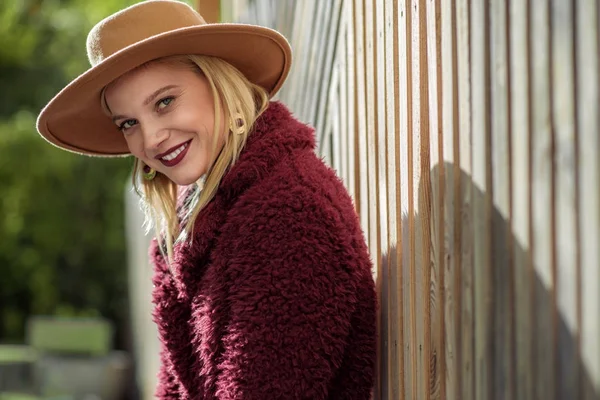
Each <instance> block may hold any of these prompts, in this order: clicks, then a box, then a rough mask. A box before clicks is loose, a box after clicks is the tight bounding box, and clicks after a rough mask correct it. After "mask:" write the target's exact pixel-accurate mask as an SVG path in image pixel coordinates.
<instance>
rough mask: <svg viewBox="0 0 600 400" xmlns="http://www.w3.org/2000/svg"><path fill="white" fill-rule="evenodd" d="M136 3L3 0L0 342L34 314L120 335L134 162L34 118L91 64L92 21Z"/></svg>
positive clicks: (13, 337)
mask: <svg viewBox="0 0 600 400" xmlns="http://www.w3.org/2000/svg"><path fill="white" fill-rule="evenodd" d="M135 2H136V1H135V0H102V1H89V0H3V1H0V270H1V272H2V275H1V276H2V278H1V279H0V341H19V340H22V337H23V333H24V332H23V328H24V323H25V320H26V318H27V316H28V315H31V314H58V315H102V316H105V317H107V318H109V319H111V320H113V321H114V322H115V323H116V324H117V327H118V333H123V324H124V323H125V322H126V318H127V315H126V310H127V302H126V300H127V299H126V289H127V285H126V276H127V265H126V254H125V237H124V221H123V219H124V215H123V213H124V208H123V198H124V193H123V190H124V189H125V188H126V184H127V178H128V176H129V173H130V169H131V160H130V159H127V158H125V159H123V158H121V159H97V158H90V157H81V156H76V155H73V154H70V153H67V152H65V151H62V150H59V149H56V148H54V147H53V146H50V145H48V144H47V143H46V142H45V141H43V140H42V139H41V138H40V137H39V135H38V134H37V133H36V131H35V117H36V115H37V113H38V112H39V110H40V109H41V108H42V107H43V106H44V104H45V103H46V102H47V101H48V100H49V99H50V98H51V97H52V96H53V95H54V94H55V93H57V92H58V91H59V90H60V89H61V88H62V87H64V85H66V84H67V83H68V82H69V81H70V80H71V79H73V78H74V77H76V76H77V75H78V74H80V73H81V72H83V71H85V70H86V69H87V68H88V67H89V65H88V62H87V58H86V52H85V39H86V36H87V33H88V32H89V30H90V29H91V27H92V26H93V25H94V24H95V23H96V22H98V21H100V20H101V19H102V18H104V17H105V16H107V15H109V14H111V13H112V12H115V11H116V10H119V9H121V8H123V7H125V6H128V5H131V4H133V3H135ZM188 3H189V4H193V1H188ZM121 339H122V337H121Z"/></svg>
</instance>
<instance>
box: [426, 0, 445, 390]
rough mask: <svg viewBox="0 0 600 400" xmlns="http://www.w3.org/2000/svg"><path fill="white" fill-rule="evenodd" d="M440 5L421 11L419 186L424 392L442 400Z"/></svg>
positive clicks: (442, 287) (443, 362) (442, 226)
mask: <svg viewBox="0 0 600 400" xmlns="http://www.w3.org/2000/svg"><path fill="white" fill-rule="evenodd" d="M439 7H440V4H439V2H431V1H428V2H427V3H426V7H425V10H422V12H424V13H425V14H426V15H425V20H426V36H427V53H426V54H427V82H428V88H427V98H428V110H429V112H428V113H424V115H425V118H428V125H429V166H427V171H426V173H427V174H429V173H430V170H433V171H434V172H436V173H434V174H432V175H431V177H430V179H429V180H427V181H426V182H425V179H424V178H422V179H421V185H423V183H425V184H426V185H429V184H430V185H431V197H430V201H431V203H430V207H431V214H430V222H429V223H430V230H429V232H428V231H427V230H426V229H424V232H423V234H424V235H428V236H429V241H430V246H431V251H430V252H431V256H430V264H431V268H430V272H429V282H430V283H429V285H428V286H429V287H428V292H429V293H427V295H428V296H429V304H430V305H429V320H428V321H426V323H428V324H429V332H430V333H429V336H430V339H429V352H430V355H429V359H428V364H429V373H430V376H429V381H428V391H429V393H430V396H431V398H432V399H441V398H445V392H446V390H445V386H446V381H445V376H446V371H445V368H446V365H445V361H444V359H445V351H444V343H443V339H444V334H443V332H444V330H445V328H444V295H443V293H444V278H445V276H444V267H443V263H444V259H443V254H444V252H443V248H444V246H443V244H444V236H443V235H444V215H443V208H442V197H443V177H442V176H441V175H440V174H439V173H438V171H439V168H440V167H442V162H443V154H442V149H441V147H442V143H443V141H442V140H443V138H442V124H441V118H442V112H441V96H442V88H441V85H442V82H441V79H442V74H441V67H442V64H441V55H440V51H441V47H440V46H441V43H440V41H441V36H440V22H441V21H440V18H441V15H440V9H439Z"/></svg>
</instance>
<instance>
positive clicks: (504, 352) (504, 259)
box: [488, 0, 514, 400]
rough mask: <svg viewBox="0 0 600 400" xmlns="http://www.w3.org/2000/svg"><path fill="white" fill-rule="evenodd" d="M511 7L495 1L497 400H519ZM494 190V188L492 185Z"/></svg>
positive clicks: (493, 137)
mask: <svg viewBox="0 0 600 400" xmlns="http://www.w3.org/2000/svg"><path fill="white" fill-rule="evenodd" d="M507 8H508V6H507V2H506V1H504V0H492V1H491V2H490V61H489V62H490V87H491V98H490V107H491V109H490V111H491V146H492V148H491V156H492V159H491V166H492V182H491V190H492V201H493V212H492V215H491V219H492V220H491V234H492V237H491V240H492V242H491V246H492V247H491V249H490V250H491V252H490V257H491V262H492V264H491V268H492V276H491V278H492V280H493V282H494V283H493V295H494V323H495V329H494V332H493V333H492V335H493V347H494V365H493V374H494V376H493V385H494V386H493V392H494V398H496V399H510V400H512V399H514V391H513V385H514V381H513V375H512V371H513V354H514V353H513V343H512V337H513V336H512V332H513V326H514V323H513V312H514V307H513V269H512V268H513V265H512V251H511V248H512V238H511V237H512V228H511V223H512V222H511V215H512V211H511V197H510V194H511V181H510V173H511V152H512V149H511V112H510V108H509V104H508V96H509V85H510V74H509V62H510V60H509V53H508V43H507V40H508V15H507ZM488 187H490V185H488Z"/></svg>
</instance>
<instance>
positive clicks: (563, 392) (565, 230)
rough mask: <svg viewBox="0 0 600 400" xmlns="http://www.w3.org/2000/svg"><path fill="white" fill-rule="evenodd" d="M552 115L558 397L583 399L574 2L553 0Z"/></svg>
mask: <svg viewBox="0 0 600 400" xmlns="http://www.w3.org/2000/svg"><path fill="white" fill-rule="evenodd" d="M551 16H552V17H551V18H552V19H551V26H552V32H551V35H552V39H551V40H552V53H551V54H552V59H551V60H550V62H551V63H552V67H551V70H552V77H551V78H552V83H551V84H552V87H553V88H552V91H553V94H552V97H551V98H552V105H551V107H552V108H551V109H552V116H553V125H554V149H555V154H554V155H555V161H554V165H555V173H554V176H555V182H556V183H555V186H554V196H555V203H554V210H553V212H554V215H555V218H556V224H557V225H556V226H558V227H560V229H557V230H556V231H555V235H556V236H555V243H554V248H555V249H556V282H555V286H556V301H557V308H558V326H557V327H556V328H557V330H558V332H557V335H558V337H557V341H558V342H557V348H556V349H557V352H556V362H557V364H556V366H557V370H556V374H557V376H556V397H557V398H559V399H566V398H569V399H578V398H580V396H579V392H578V386H579V349H578V348H579V332H578V322H577V296H578V293H579V288H578V285H577V275H578V273H579V268H580V266H579V265H578V259H577V252H578V249H577V243H578V240H577V237H578V235H577V215H576V204H577V187H576V181H577V168H576V162H575V160H576V159H577V153H576V140H575V139H576V132H575V115H574V114H575V110H574V90H575V89H574V78H573V72H574V71H573V61H574V60H573V56H574V54H575V53H574V50H573V46H574V43H573V39H574V35H573V2H569V1H562V0H560V1H559V0H553V1H552V9H551Z"/></svg>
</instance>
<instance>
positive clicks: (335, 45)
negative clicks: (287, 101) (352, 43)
mask: <svg viewBox="0 0 600 400" xmlns="http://www.w3.org/2000/svg"><path fill="white" fill-rule="evenodd" d="M342 4H343V0H333V4H332V5H331V7H332V8H331V16H330V18H329V21H328V22H327V23H328V24H329V28H328V34H327V37H326V38H325V40H326V41H327V43H328V46H327V50H326V51H325V52H324V54H323V57H322V59H321V60H320V62H321V63H322V64H321V67H320V70H321V71H322V72H321V73H320V75H319V79H320V80H321V81H322V82H324V84H322V85H321V88H320V91H319V92H318V95H317V99H316V109H315V115H314V116H311V119H312V120H314V121H315V127H316V129H317V130H319V127H320V126H322V125H323V124H324V123H325V119H326V118H327V107H326V105H327V103H326V102H325V101H324V99H323V98H322V96H323V93H327V82H328V81H329V79H328V76H330V75H331V73H332V67H333V65H334V64H335V61H336V60H338V59H339V46H340V43H339V39H338V40H337V41H336V39H337V38H339V37H340V31H342V29H341V28H340V27H341V26H342V24H343V22H342V14H343V12H342Z"/></svg>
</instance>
